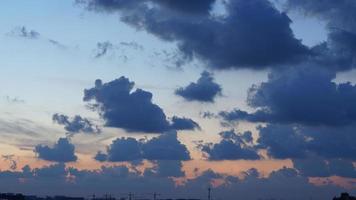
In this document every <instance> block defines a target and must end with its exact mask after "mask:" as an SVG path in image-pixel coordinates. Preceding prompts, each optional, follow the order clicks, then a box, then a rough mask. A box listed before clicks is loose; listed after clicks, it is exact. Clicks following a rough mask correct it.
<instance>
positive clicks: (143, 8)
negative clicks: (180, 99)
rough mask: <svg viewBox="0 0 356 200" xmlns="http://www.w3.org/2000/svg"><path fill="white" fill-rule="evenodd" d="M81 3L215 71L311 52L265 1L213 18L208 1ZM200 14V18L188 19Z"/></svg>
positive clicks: (229, 6)
mask: <svg viewBox="0 0 356 200" xmlns="http://www.w3.org/2000/svg"><path fill="white" fill-rule="evenodd" d="M81 2H86V5H87V7H88V9H90V10H95V11H101V12H103V11H104V12H115V11H118V12H119V13H120V14H121V20H122V21H123V22H125V23H127V24H129V25H131V26H134V27H136V28H138V29H141V30H142V29H143V30H146V31H147V32H149V33H151V34H153V35H155V36H157V37H158V38H160V39H162V40H165V41H171V42H176V43H177V44H178V48H179V49H180V51H181V53H182V54H183V55H184V58H185V59H186V60H191V59H193V58H199V59H201V60H203V61H204V62H206V63H207V64H208V65H209V66H210V67H212V68H214V69H229V68H243V67H248V68H253V69H262V68H266V67H268V66H272V65H276V64H277V65H278V64H282V63H291V62H296V61H298V60H300V58H301V57H304V56H306V55H309V54H310V52H309V50H308V48H307V47H305V46H304V45H303V44H301V42H300V41H299V40H297V39H296V38H295V37H294V35H293V32H292V29H291V28H290V23H291V20H290V19H289V17H288V16H287V15H286V14H285V13H281V12H279V11H278V10H277V9H276V8H275V7H274V6H273V5H272V4H271V3H270V2H269V1H267V0H253V1H245V0H237V1H228V2H227V3H225V4H224V6H225V7H226V15H225V16H218V17H216V16H213V15H211V14H209V13H208V12H207V11H208V10H210V8H211V5H212V3H213V1H195V2H194V3H192V2H189V3H187V2H182V1H177V0H171V1H149V0H146V1H105V0H87V1H81ZM147 2H151V3H153V5H152V4H150V5H151V6H149V5H148V4H147ZM182 8H184V11H183V9H182ZM186 8H190V9H186ZM198 8H204V9H198ZM172 10H178V11H182V12H178V13H177V12H172ZM199 10H200V11H204V12H200V13H205V14H200V15H191V13H192V12H193V11H194V12H193V13H198V12H197V11H199ZM189 11H192V12H189ZM255 13H258V14H255ZM251 44H253V45H251Z"/></svg>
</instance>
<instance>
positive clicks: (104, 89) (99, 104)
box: [84, 77, 169, 132]
mask: <svg viewBox="0 0 356 200" xmlns="http://www.w3.org/2000/svg"><path fill="white" fill-rule="evenodd" d="M134 85H135V83H134V82H131V81H130V80H129V79H127V78H125V77H120V78H119V79H116V80H114V81H111V82H109V83H102V81H101V80H96V81H95V87H93V88H90V89H86V90H85V91H84V101H86V102H90V101H91V100H92V101H94V102H95V103H93V107H94V108H95V109H96V110H98V111H99V113H100V116H101V117H102V118H103V119H104V120H105V123H106V126H109V127H116V128H123V129H125V130H127V131H138V132H163V131H166V130H167V129H168V128H169V122H168V121H167V119H166V115H165V114H164V112H163V110H162V109H161V108H160V107H159V106H158V105H156V104H154V103H152V93H150V92H147V91H144V90H141V89H136V90H135V91H132V90H133V87H134Z"/></svg>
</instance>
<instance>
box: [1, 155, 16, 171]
mask: <svg viewBox="0 0 356 200" xmlns="http://www.w3.org/2000/svg"><path fill="white" fill-rule="evenodd" d="M1 157H2V158H3V159H4V161H7V162H9V163H10V167H9V168H10V169H11V170H16V169H17V161H16V160H15V159H14V157H15V155H2V156H1Z"/></svg>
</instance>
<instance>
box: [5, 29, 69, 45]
mask: <svg viewBox="0 0 356 200" xmlns="http://www.w3.org/2000/svg"><path fill="white" fill-rule="evenodd" d="M6 35H7V36H10V37H17V38H25V39H29V40H41V41H45V42H47V43H49V44H51V45H53V46H55V47H57V48H60V49H66V48H67V47H66V46H65V45H63V44H61V43H60V42H58V41H56V40H54V39H50V38H46V37H44V36H42V35H41V34H40V33H39V32H38V31H36V30H31V29H29V28H27V27H26V26H19V27H15V28H13V29H12V30H11V31H10V32H9V33H7V34H6Z"/></svg>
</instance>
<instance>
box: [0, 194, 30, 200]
mask: <svg viewBox="0 0 356 200" xmlns="http://www.w3.org/2000/svg"><path fill="white" fill-rule="evenodd" d="M0 199H3V200H25V196H24V195H22V194H13V193H2V194H0Z"/></svg>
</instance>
